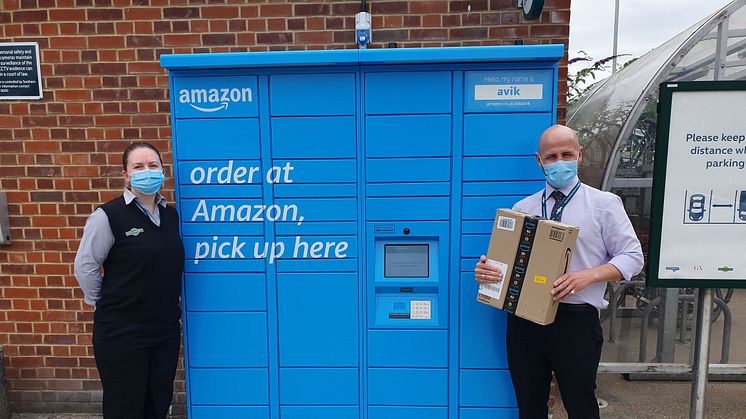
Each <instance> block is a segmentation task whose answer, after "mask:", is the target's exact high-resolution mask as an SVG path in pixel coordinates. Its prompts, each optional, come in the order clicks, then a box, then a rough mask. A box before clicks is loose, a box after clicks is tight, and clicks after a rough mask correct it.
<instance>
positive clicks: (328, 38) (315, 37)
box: [295, 31, 333, 44]
mask: <svg viewBox="0 0 746 419" xmlns="http://www.w3.org/2000/svg"><path fill="white" fill-rule="evenodd" d="M295 42H297V43H299V44H325V43H331V42H333V34H332V32H329V31H325V32H298V33H297V34H296V35H295Z"/></svg>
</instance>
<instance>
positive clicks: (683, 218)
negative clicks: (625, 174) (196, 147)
mask: <svg viewBox="0 0 746 419" xmlns="http://www.w3.org/2000/svg"><path fill="white" fill-rule="evenodd" d="M744 115H746V82H744V81H709V82H680V83H672V82H667V83H663V84H661V87H660V112H659V114H658V138H657V141H656V146H655V175H654V179H653V195H654V198H653V217H652V224H651V228H650V263H649V266H648V285H651V286H656V287H697V288H716V287H718V288H746V259H744V257H743V253H744V249H746V119H745V118H744Z"/></svg>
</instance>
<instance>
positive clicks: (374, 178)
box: [161, 45, 564, 419]
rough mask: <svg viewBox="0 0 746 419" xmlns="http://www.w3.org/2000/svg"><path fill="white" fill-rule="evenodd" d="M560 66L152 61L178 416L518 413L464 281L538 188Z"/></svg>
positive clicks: (494, 53)
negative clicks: (170, 235)
mask: <svg viewBox="0 0 746 419" xmlns="http://www.w3.org/2000/svg"><path fill="white" fill-rule="evenodd" d="M563 53H564V51H563V47H562V46H561V45H543V46H505V47H461V48H429V49H371V50H343V51H302V52H298V51H294V52H267V53H235V54H193V55H164V56H162V57H161V64H162V66H163V67H165V68H167V69H168V71H169V80H170V89H171V111H172V112H171V115H172V116H171V122H172V126H173V144H174V165H175V168H174V175H175V184H176V196H177V203H176V205H177V209H178V210H179V213H180V216H181V232H182V234H183V237H184V244H185V247H186V253H187V260H186V270H185V275H184V293H183V307H184V313H183V321H184V348H185V365H186V377H187V404H188V413H189V417H190V418H197V419H201V418H209V419H215V418H250V419H275V418H281V419H316V418H318V419H399V418H410V419H418V418H422V419H456V418H461V419H488V418H490V419H496V418H515V417H517V411H516V408H515V405H516V404H515V399H514V396H513V389H512V386H511V381H510V375H509V372H508V370H507V365H506V359H505V337H504V330H505V326H504V324H505V316H504V314H503V313H502V312H499V311H497V310H495V309H493V308H491V307H488V306H485V305H482V304H480V303H478V302H477V301H476V292H477V287H476V284H475V282H474V280H473V273H472V272H473V271H472V270H473V267H474V264H475V263H476V260H477V257H478V256H479V255H480V254H482V253H484V252H485V251H486V248H487V244H488V241H489V233H490V231H491V227H492V221H493V218H494V215H495V211H496V209H497V208H500V207H510V206H512V205H513V203H514V202H516V201H517V200H519V199H520V198H522V197H524V196H527V195H529V194H531V193H533V192H534V191H536V190H538V189H539V188H541V186H542V183H543V176H542V173H541V171H540V170H539V169H538V167H537V166H536V163H535V160H534V157H533V155H534V152H535V149H536V144H537V140H538V137H539V134H540V133H541V132H542V131H543V130H544V129H545V128H547V127H549V126H550V125H551V124H553V123H554V121H555V120H556V111H557V109H556V97H557V74H558V69H557V68H558V61H559V60H560V59H561V58H562V56H563Z"/></svg>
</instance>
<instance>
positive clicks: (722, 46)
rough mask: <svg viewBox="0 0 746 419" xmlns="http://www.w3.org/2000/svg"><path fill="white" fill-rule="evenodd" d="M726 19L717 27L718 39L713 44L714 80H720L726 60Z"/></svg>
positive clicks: (727, 19)
mask: <svg viewBox="0 0 746 419" xmlns="http://www.w3.org/2000/svg"><path fill="white" fill-rule="evenodd" d="M729 20H730V19H729V18H726V19H725V20H723V21H722V22H720V24H719V25H718V38H717V43H716V44H715V74H714V78H715V80H720V79H722V78H723V75H724V74H725V60H726V58H727V54H726V51H727V50H728V23H729V22H728V21H729Z"/></svg>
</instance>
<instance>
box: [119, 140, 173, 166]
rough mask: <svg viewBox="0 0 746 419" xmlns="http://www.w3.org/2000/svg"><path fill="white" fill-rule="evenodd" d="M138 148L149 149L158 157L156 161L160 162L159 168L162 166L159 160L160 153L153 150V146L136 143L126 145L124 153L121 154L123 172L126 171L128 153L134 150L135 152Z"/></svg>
mask: <svg viewBox="0 0 746 419" xmlns="http://www.w3.org/2000/svg"><path fill="white" fill-rule="evenodd" d="M138 148H149V149H151V150H153V151H155V154H157V155H158V160H159V161H160V162H161V166H162V165H163V158H161V153H160V151H158V149H157V148H155V146H154V145H153V144H150V143H146V142H145V141H136V142H134V143H132V144H130V145H128V146H127V148H125V149H124V153H122V167H123V168H124V170H125V171H127V160H128V159H129V158H130V153H131V152H132V151H134V150H137V149H138Z"/></svg>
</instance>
